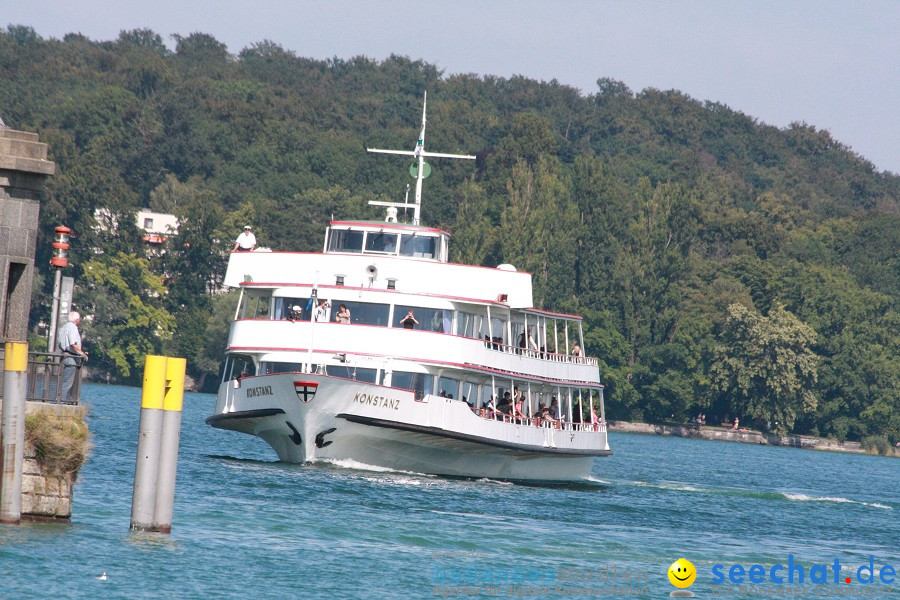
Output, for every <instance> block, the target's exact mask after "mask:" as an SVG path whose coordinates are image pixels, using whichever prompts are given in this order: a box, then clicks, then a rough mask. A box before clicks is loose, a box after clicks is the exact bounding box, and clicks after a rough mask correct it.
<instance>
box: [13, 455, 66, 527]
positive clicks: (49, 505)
mask: <svg viewBox="0 0 900 600" xmlns="http://www.w3.org/2000/svg"><path fill="white" fill-rule="evenodd" d="M73 480H74V476H72V475H68V476H65V477H51V476H47V475H45V474H44V471H43V469H42V468H41V464H40V463H39V462H38V460H37V451H36V450H35V449H34V446H32V445H31V444H28V443H26V444H25V462H24V464H23V466H22V519H23V520H26V521H28V520H35V521H44V520H52V521H57V520H69V518H70V517H71V516H72V484H73V483H74V481H73Z"/></svg>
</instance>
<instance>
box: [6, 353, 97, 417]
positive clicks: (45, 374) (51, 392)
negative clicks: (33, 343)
mask: <svg viewBox="0 0 900 600" xmlns="http://www.w3.org/2000/svg"><path fill="white" fill-rule="evenodd" d="M63 358H64V356H63V355H62V354H55V353H50V352H29V353H28V373H27V376H26V381H27V383H26V391H25V399H26V400H28V401H29V402H46V403H49V404H79V403H80V401H81V365H82V363H83V359H82V358H81V357H80V356H78V357H72V358H74V359H75V361H76V365H75V380H74V381H73V383H72V389H71V390H70V391H69V397H68V399H67V400H66V401H65V402H64V401H63V400H62V397H61V395H62V391H63V389H62V387H63V374H64V371H65V369H64V368H63V365H62V359H63ZM4 361H5V357H4V351H3V347H2V346H0V364H3V363H4ZM2 397H3V371H0V398H2Z"/></svg>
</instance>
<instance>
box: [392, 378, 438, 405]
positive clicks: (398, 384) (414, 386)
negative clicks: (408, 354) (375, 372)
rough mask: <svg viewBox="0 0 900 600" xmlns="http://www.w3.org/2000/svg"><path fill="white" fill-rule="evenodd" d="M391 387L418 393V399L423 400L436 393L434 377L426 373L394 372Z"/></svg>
mask: <svg viewBox="0 0 900 600" xmlns="http://www.w3.org/2000/svg"><path fill="white" fill-rule="evenodd" d="M391 387H395V388H400V389H402V390H411V391H413V392H415V393H416V398H422V397H423V396H425V394H431V393H432V392H433V391H434V376H433V375H428V374H426V373H410V372H409V371H394V374H393V375H392V376H391Z"/></svg>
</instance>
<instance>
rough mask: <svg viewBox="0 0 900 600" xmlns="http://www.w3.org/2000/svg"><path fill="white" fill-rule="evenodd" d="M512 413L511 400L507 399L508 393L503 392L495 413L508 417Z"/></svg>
mask: <svg viewBox="0 0 900 600" xmlns="http://www.w3.org/2000/svg"><path fill="white" fill-rule="evenodd" d="M511 411H512V400H511V399H510V397H509V392H504V394H503V398H501V399H500V403H499V404H498V405H497V412H499V413H501V414H504V415H508V414H509V413H510V412H511Z"/></svg>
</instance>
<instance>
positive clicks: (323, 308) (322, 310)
mask: <svg viewBox="0 0 900 600" xmlns="http://www.w3.org/2000/svg"><path fill="white" fill-rule="evenodd" d="M329 308H331V304H329V303H328V300H319V305H318V306H317V307H316V310H315V313H314V314H313V317H315V320H316V323H327V322H328V309H329Z"/></svg>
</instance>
